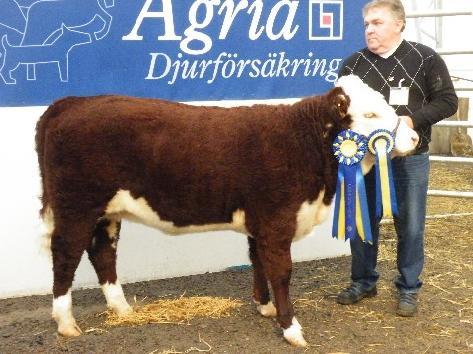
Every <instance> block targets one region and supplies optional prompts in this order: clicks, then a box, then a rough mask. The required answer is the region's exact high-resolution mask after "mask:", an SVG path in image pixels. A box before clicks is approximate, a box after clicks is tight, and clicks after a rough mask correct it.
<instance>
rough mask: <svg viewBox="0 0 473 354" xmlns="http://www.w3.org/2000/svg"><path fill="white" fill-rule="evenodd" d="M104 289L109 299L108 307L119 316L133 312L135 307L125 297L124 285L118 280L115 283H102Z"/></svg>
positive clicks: (106, 297)
mask: <svg viewBox="0 0 473 354" xmlns="http://www.w3.org/2000/svg"><path fill="white" fill-rule="evenodd" d="M102 291H103V293H104V295H105V299H106V300H107V307H108V308H109V309H110V310H112V311H113V312H115V313H116V314H117V315H118V316H126V315H128V314H130V313H132V312H133V309H132V308H131V306H130V305H128V302H127V301H126V299H125V295H124V294H123V290H122V286H121V285H120V282H119V281H118V280H117V281H116V282H115V284H110V283H108V282H107V283H105V284H103V285H102Z"/></svg>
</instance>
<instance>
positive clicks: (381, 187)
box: [368, 129, 398, 218]
mask: <svg viewBox="0 0 473 354" xmlns="http://www.w3.org/2000/svg"><path fill="white" fill-rule="evenodd" d="M393 149H394V136H393V134H392V133H391V132H390V131H389V130H385V129H378V130H375V131H374V132H373V133H371V134H370V135H369V136H368V150H369V151H370V152H371V153H372V154H373V155H374V156H375V157H376V164H375V169H376V171H375V173H376V217H377V218H381V217H391V216H397V214H398V208H397V201H396V190H395V187H394V180H393V173H392V167H391V151H392V150H393Z"/></svg>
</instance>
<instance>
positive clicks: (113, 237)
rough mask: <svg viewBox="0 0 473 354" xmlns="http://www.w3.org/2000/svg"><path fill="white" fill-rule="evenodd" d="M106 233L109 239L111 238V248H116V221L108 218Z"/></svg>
mask: <svg viewBox="0 0 473 354" xmlns="http://www.w3.org/2000/svg"><path fill="white" fill-rule="evenodd" d="M107 234H108V237H109V238H110V240H112V245H111V246H112V248H114V249H117V241H118V221H116V220H113V219H112V220H110V225H108V226H107Z"/></svg>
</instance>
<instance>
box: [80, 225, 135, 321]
mask: <svg viewBox="0 0 473 354" xmlns="http://www.w3.org/2000/svg"><path fill="white" fill-rule="evenodd" d="M120 224H121V223H120V221H119V220H110V219H105V218H102V219H100V220H99V222H98V223H97V225H96V226H95V229H94V232H93V238H92V242H91V244H90V245H89V247H88V248H87V253H88V255H89V260H90V262H91V263H92V265H93V266H94V269H95V272H96V273H97V277H98V280H99V284H100V285H101V286H102V291H103V293H104V295H105V299H106V300H107V307H108V308H110V309H111V310H112V311H114V312H115V313H116V314H117V315H126V314H128V313H130V312H132V311H133V310H132V308H131V306H130V305H129V304H128V303H127V301H126V299H125V296H124V294H123V289H122V287H121V285H120V282H119V281H118V278H117V270H116V260H117V243H118V237H119V234H120Z"/></svg>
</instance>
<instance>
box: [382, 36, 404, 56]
mask: <svg viewBox="0 0 473 354" xmlns="http://www.w3.org/2000/svg"><path fill="white" fill-rule="evenodd" d="M401 43H402V38H401V39H400V41H399V43H398V44H397V45H395V46H394V47H392V48H391V50H388V51H387V52H386V53H383V54H379V56H380V57H381V58H384V59H387V58H389V57H390V56H391V55H393V54H394V52H395V51H396V50H397V48H399V46H400V45H401Z"/></svg>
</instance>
